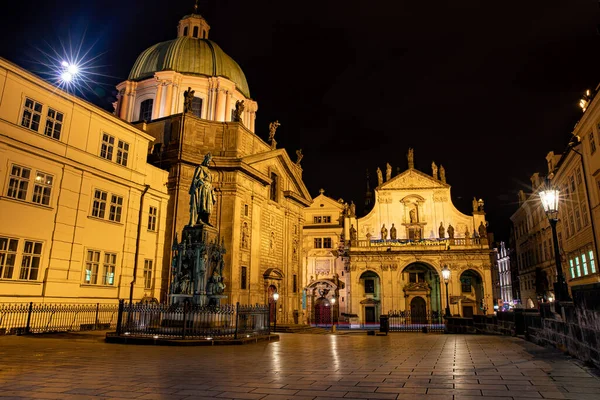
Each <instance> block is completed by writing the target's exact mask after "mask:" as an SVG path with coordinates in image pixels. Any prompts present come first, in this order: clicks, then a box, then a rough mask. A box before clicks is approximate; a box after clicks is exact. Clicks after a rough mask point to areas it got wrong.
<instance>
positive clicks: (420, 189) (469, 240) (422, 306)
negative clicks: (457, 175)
mask: <svg viewBox="0 0 600 400" xmlns="http://www.w3.org/2000/svg"><path fill="white" fill-rule="evenodd" d="M408 161H409V162H408V165H409V168H408V169H407V170H406V171H404V172H402V173H400V174H399V175H397V176H395V177H391V167H390V166H389V164H388V170H387V173H386V178H385V179H384V178H383V174H382V173H381V171H378V181H379V182H378V186H377V187H376V188H375V190H374V207H373V209H372V210H371V211H370V212H369V213H368V214H367V215H365V216H364V217H361V218H358V217H357V216H356V215H355V212H354V211H353V209H352V207H350V208H348V209H347V212H346V213H345V219H344V238H345V239H346V240H345V251H344V253H343V254H342V255H341V256H342V259H343V261H344V269H345V272H346V273H345V282H344V283H345V290H346V299H345V302H346V305H345V306H346V310H347V313H348V314H350V315H355V316H357V317H358V319H359V320H360V321H361V323H364V324H369V323H378V321H379V315H381V314H388V313H395V312H399V311H411V312H412V313H413V314H417V313H418V314H420V315H424V314H426V315H430V316H439V315H443V314H444V309H445V307H446V290H445V282H444V279H443V277H442V273H441V272H442V269H443V268H445V267H447V268H449V269H450V271H451V276H450V279H449V282H448V298H449V300H450V301H449V302H450V311H451V313H452V314H453V315H461V316H465V317H468V316H471V315H473V314H482V313H484V312H485V311H486V310H488V309H492V307H493V304H492V282H491V272H490V269H491V262H490V253H491V250H490V246H489V244H488V239H487V231H486V228H485V227H486V220H485V212H484V211H483V201H482V200H479V201H477V200H475V199H474V201H473V213H472V215H466V214H463V213H461V212H460V211H459V210H457V209H456V207H455V206H454V205H453V204H452V201H451V196H450V185H448V184H447V183H446V177H445V171H444V170H443V167H441V166H440V168H439V171H438V167H437V166H436V165H435V164H433V165H432V174H431V175H428V174H425V173H423V172H421V171H418V170H417V169H415V168H414V162H413V152H412V149H411V150H409V160H408Z"/></svg>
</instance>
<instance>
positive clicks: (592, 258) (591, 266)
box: [588, 250, 596, 274]
mask: <svg viewBox="0 0 600 400" xmlns="http://www.w3.org/2000/svg"><path fill="white" fill-rule="evenodd" d="M588 256H589V257H590V270H591V271H592V274H595V273H596V264H595V262H594V252H593V251H592V250H590V251H589V252H588Z"/></svg>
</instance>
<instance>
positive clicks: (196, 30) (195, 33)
mask: <svg viewBox="0 0 600 400" xmlns="http://www.w3.org/2000/svg"><path fill="white" fill-rule="evenodd" d="M192 36H194V37H195V38H197V37H198V27H197V26H195V27H194V34H193V35H192Z"/></svg>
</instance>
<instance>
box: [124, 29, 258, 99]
mask: <svg viewBox="0 0 600 400" xmlns="http://www.w3.org/2000/svg"><path fill="white" fill-rule="evenodd" d="M159 71H175V72H179V73H181V74H184V75H198V76H221V77H224V78H227V79H229V80H231V81H232V82H233V83H235V85H236V87H237V89H238V90H239V91H240V92H241V93H242V94H243V95H244V96H246V97H248V98H250V88H249V87H248V82H247V81H246V76H245V75H244V72H243V71H242V69H241V68H240V66H239V65H238V64H237V63H236V62H235V61H234V60H233V59H232V58H231V57H229V56H228V55H227V54H225V52H224V51H223V50H222V49H221V48H220V47H219V46H218V45H217V44H216V43H215V42H213V41H211V40H208V39H199V38H192V37H187V36H182V37H178V38H177V39H174V40H168V41H166V42H161V43H158V44H155V45H154V46H151V47H149V48H147V49H146V50H144V51H143V52H142V53H141V54H140V55H139V57H138V58H137V60H136V61H135V64H134V65H133V68H132V69H131V72H130V73H129V80H133V81H140V80H143V79H148V78H151V77H153V76H154V73H155V72H159Z"/></svg>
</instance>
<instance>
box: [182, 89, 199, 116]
mask: <svg viewBox="0 0 600 400" xmlns="http://www.w3.org/2000/svg"><path fill="white" fill-rule="evenodd" d="M194 93H196V91H195V90H192V88H191V87H188V90H186V91H185V92H183V99H184V103H183V112H184V113H191V112H192V102H193V101H194Z"/></svg>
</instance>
